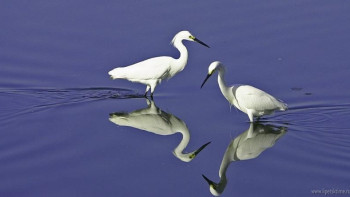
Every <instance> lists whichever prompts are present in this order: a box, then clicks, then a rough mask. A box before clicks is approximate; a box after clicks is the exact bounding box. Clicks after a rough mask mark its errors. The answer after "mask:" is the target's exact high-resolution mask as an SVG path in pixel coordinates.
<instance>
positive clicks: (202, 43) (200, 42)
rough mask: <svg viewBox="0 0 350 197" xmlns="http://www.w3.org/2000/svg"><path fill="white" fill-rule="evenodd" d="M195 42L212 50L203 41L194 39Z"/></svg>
mask: <svg viewBox="0 0 350 197" xmlns="http://www.w3.org/2000/svg"><path fill="white" fill-rule="evenodd" d="M193 40H194V41H196V42H198V43H199V44H201V45H204V46H206V47H208V48H210V46H208V45H207V44H205V43H204V42H202V41H200V40H198V39H197V38H194V39H193Z"/></svg>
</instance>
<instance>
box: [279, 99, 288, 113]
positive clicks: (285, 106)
mask: <svg viewBox="0 0 350 197" xmlns="http://www.w3.org/2000/svg"><path fill="white" fill-rule="evenodd" d="M279 109H280V111H286V110H287V109H288V105H287V104H286V103H284V102H283V101H280V107H279Z"/></svg>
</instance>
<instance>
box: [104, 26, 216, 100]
mask: <svg viewBox="0 0 350 197" xmlns="http://www.w3.org/2000/svg"><path fill="white" fill-rule="evenodd" d="M183 40H189V41H195V42H198V43H200V44H202V45H204V46H206V47H208V48H209V46H208V45H206V44H205V43H204V42H202V41H200V40H198V39H197V38H195V37H194V36H193V35H192V34H191V33H190V32H189V31H180V32H179V33H177V34H176V35H175V36H174V38H173V40H172V41H171V43H172V44H173V45H174V47H175V48H177V49H178V50H179V51H180V57H179V58H178V59H174V58H172V57H169V56H160V57H154V58H150V59H147V60H144V61H141V62H138V63H136V64H132V65H130V66H126V67H119V68H115V69H113V70H111V71H109V72H108V74H109V75H110V76H111V78H112V79H126V80H129V81H131V82H138V83H142V84H145V85H146V86H147V87H146V92H145V96H147V92H148V91H149V89H151V97H153V92H154V90H155V88H156V86H157V85H158V84H159V83H161V82H162V80H163V79H170V78H171V77H173V76H174V75H175V74H177V73H178V72H180V71H182V70H183V69H184V68H185V66H186V64H187V59H188V52H187V49H186V47H185V45H183V43H182V41H183Z"/></svg>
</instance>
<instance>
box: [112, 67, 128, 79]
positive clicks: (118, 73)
mask: <svg viewBox="0 0 350 197" xmlns="http://www.w3.org/2000/svg"><path fill="white" fill-rule="evenodd" d="M108 74H109V75H110V77H111V79H123V78H125V72H124V71H123V69H122V68H115V69H113V70H111V71H109V72H108Z"/></svg>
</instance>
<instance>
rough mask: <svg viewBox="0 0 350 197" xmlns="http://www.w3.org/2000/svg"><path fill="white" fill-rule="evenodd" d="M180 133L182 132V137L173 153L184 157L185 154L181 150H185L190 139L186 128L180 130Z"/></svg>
mask: <svg viewBox="0 0 350 197" xmlns="http://www.w3.org/2000/svg"><path fill="white" fill-rule="evenodd" d="M180 133H181V134H182V139H181V142H180V143H179V145H177V147H176V148H175V149H174V153H175V154H176V155H177V156H178V157H185V156H186V155H187V154H183V153H182V152H183V150H185V148H186V147H187V145H188V143H189V141H190V133H189V132H188V130H185V131H180Z"/></svg>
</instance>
